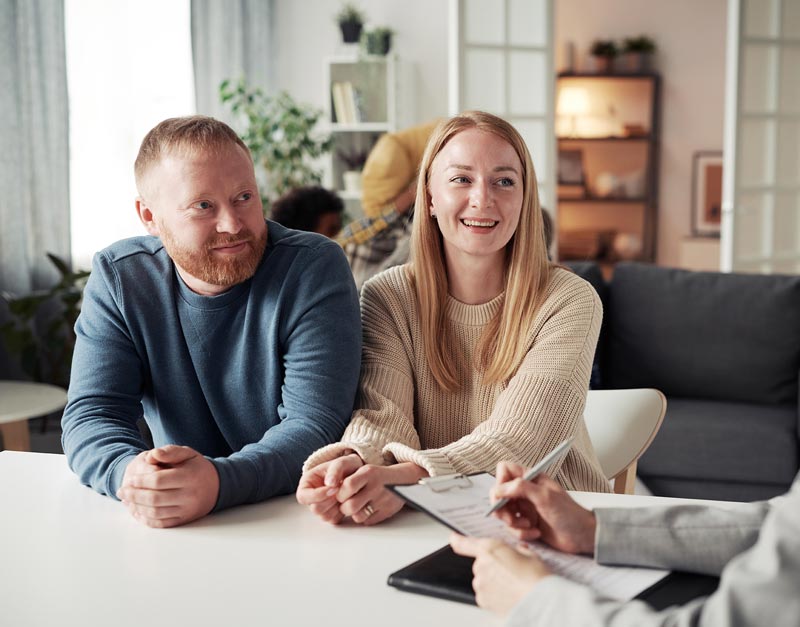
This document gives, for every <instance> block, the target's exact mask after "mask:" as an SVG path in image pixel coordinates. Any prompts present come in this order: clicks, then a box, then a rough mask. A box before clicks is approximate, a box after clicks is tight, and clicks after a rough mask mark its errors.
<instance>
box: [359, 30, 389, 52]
mask: <svg viewBox="0 0 800 627" xmlns="http://www.w3.org/2000/svg"><path fill="white" fill-rule="evenodd" d="M392 35H394V31H393V30H392V29H391V28H387V27H385V26H378V27H376V28H373V29H371V30H367V31H366V32H365V33H364V37H363V41H364V48H365V50H366V51H367V54H376V55H380V56H384V55H387V54H389V50H391V48H392Z"/></svg>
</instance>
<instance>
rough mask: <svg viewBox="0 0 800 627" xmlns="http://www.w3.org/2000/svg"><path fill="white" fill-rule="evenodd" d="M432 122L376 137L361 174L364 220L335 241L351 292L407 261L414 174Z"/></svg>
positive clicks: (341, 234)
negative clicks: (353, 284)
mask: <svg viewBox="0 0 800 627" xmlns="http://www.w3.org/2000/svg"><path fill="white" fill-rule="evenodd" d="M437 123H438V120H435V121H432V122H427V123H425V124H420V125H418V126H412V127H410V128H407V129H404V130H401V131H397V132H395V133H386V134H384V135H381V137H380V138H379V139H378V141H377V143H376V144H375V146H374V147H373V148H372V150H371V151H370V153H369V155H368V156H367V161H366V163H365V164H364V169H363V170H362V173H361V190H362V192H361V205H362V208H363V210H364V217H363V218H361V219H360V220H357V221H355V222H353V223H352V224H349V225H347V226H346V227H345V228H344V229H343V230H342V232H341V233H340V234H339V235H338V236H337V237H336V241H337V242H338V243H339V245H340V246H342V248H344V251H345V255H346V256H347V261H348V263H349V264H350V269H351V270H352V271H353V278H354V279H355V281H356V286H357V287H358V288H359V289H361V286H362V285H363V284H364V282H365V281H366V280H367V279H369V278H370V277H372V276H374V275H375V274H377V273H378V272H380V271H382V270H385V269H386V268H391V267H394V266H397V265H402V264H404V263H406V262H407V261H408V257H409V242H410V238H411V226H410V224H411V223H410V221H411V217H412V216H411V210H412V208H413V204H414V198H415V196H416V181H417V170H418V168H419V164H420V161H421V160H422V154H423V152H424V151H425V145H426V144H427V142H428V139H429V138H430V136H431V133H432V132H433V129H434V128H436V125H437Z"/></svg>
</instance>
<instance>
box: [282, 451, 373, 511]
mask: <svg viewBox="0 0 800 627" xmlns="http://www.w3.org/2000/svg"><path fill="white" fill-rule="evenodd" d="M362 466H364V462H363V461H362V459H361V457H359V456H358V455H357V454H356V453H351V454H350V455H344V456H343V457H337V458H336V459H332V460H331V461H328V462H324V463H322V464H319V465H318V466H314V467H313V468H311V469H310V470H308V471H306V472H304V473H303V476H302V477H300V483H299V485H298V486H297V494H296V495H295V496H296V497H297V502H298V503H300V504H301V505H307V506H308V508H309V509H310V510H311V511H312V512H313V513H314V514H316V515H317V516H319V517H320V518H321V519H322V520H324V521H325V522H329V523H332V524H334V525H335V524H338V523H339V522H341V520H342V519H343V518H344V514H342V513H341V511H340V510H339V501H338V500H337V498H336V495H337V493H338V492H339V489H340V488H341V486H342V482H343V481H344V480H345V478H347V477H349V476H350V475H352V474H353V473H354V472H356V471H357V470H358V469H359V468H361V467H362Z"/></svg>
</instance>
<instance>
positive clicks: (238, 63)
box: [191, 0, 275, 122]
mask: <svg viewBox="0 0 800 627" xmlns="http://www.w3.org/2000/svg"><path fill="white" fill-rule="evenodd" d="M273 10H274V3H273V0H229V1H224V2H223V1H222V0H192V8H191V11H192V56H193V62H194V83H195V94H196V98H197V112H198V113H202V114H205V115H211V116H213V117H215V118H218V119H221V120H225V121H226V122H231V121H232V117H231V115H230V113H229V112H228V110H227V109H226V108H225V107H223V106H222V104H221V103H220V99H219V84H220V83H221V82H222V81H223V80H225V79H234V80H236V79H238V78H239V77H240V76H244V77H245V78H246V79H247V81H248V83H249V84H250V85H251V86H258V87H261V88H262V89H264V90H265V91H267V92H268V91H269V90H270V88H271V87H272V84H273V77H274V73H273V72H274V70H273V62H272V59H273V58H274V56H275V55H274V53H273V36H272V22H273Z"/></svg>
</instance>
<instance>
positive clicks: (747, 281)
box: [601, 263, 800, 407]
mask: <svg viewBox="0 0 800 627" xmlns="http://www.w3.org/2000/svg"><path fill="white" fill-rule="evenodd" d="M605 318H606V322H607V325H606V329H607V331H608V337H607V338H606V344H605V346H604V349H605V350H604V356H605V357H606V358H605V359H604V360H603V362H602V364H601V365H602V368H601V369H602V376H603V385H604V386H605V387H610V388H625V387H656V388H658V389H660V390H661V391H662V392H664V393H665V394H666V395H667V396H679V397H688V398H708V399H718V400H727V401H742V402H753V403H772V404H778V403H795V407H796V404H797V390H798V372H800V277H790V276H780V275H770V276H764V275H744V274H722V273H718V272H690V271H687V270H675V269H671V268H658V267H655V266H649V265H644V264H631V263H623V264H619V265H618V266H617V267H616V269H615V271H614V276H613V279H612V281H611V283H610V285H609V293H608V302H607V306H606V309H605Z"/></svg>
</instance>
